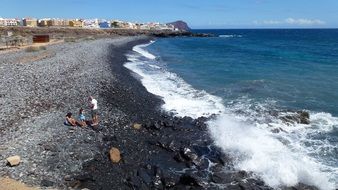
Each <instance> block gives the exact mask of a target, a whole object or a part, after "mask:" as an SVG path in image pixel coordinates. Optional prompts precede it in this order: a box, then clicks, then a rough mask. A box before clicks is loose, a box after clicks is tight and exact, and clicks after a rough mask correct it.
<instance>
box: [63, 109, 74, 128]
mask: <svg viewBox="0 0 338 190" xmlns="http://www.w3.org/2000/svg"><path fill="white" fill-rule="evenodd" d="M65 124H66V125H70V126H76V124H77V122H76V120H75V119H74V118H73V117H72V113H70V112H69V113H67V115H66V121H65Z"/></svg>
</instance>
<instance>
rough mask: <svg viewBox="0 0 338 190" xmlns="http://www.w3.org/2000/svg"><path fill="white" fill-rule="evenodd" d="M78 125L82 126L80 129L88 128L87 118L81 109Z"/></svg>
mask: <svg viewBox="0 0 338 190" xmlns="http://www.w3.org/2000/svg"><path fill="white" fill-rule="evenodd" d="M78 120H79V121H78V123H79V125H80V127H85V126H87V123H86V117H85V115H84V110H83V109H82V108H80V110H79V118H78Z"/></svg>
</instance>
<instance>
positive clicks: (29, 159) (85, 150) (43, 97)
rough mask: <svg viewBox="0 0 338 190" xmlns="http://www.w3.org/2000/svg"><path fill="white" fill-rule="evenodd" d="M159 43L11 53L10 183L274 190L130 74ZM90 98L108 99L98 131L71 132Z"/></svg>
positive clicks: (5, 116) (2, 154)
mask: <svg viewBox="0 0 338 190" xmlns="http://www.w3.org/2000/svg"><path fill="white" fill-rule="evenodd" d="M150 40H151V38H150V37H146V36H133V37H121V36H119V37H113V38H101V39H95V40H94V39H91V40H78V41H76V42H65V43H59V44H53V45H50V46H47V47H46V48H45V49H44V50H40V51H37V52H27V51H25V50H24V49H22V50H19V51H16V52H10V53H3V54H1V56H0V76H1V78H0V80H1V83H0V103H1V108H2V109H1V110H0V115H1V125H0V136H1V138H0V178H1V177H3V178H5V177H10V178H12V179H15V180H18V181H20V182H23V183H25V184H27V185H29V186H33V187H36V188H41V189H46V188H52V189H103V190H105V189H107V190H108V189H272V188H271V187H268V186H267V185H266V184H264V182H263V181H261V180H259V179H257V178H255V177H254V176H253V175H252V174H250V173H247V172H245V171H238V170H236V169H235V168H234V166H233V163H232V160H231V158H230V157H229V156H228V155H227V154H226V153H224V152H222V151H221V149H220V148H218V147H216V146H215V145H214V143H213V141H212V139H211V138H210V135H209V132H208V128H207V125H206V124H205V122H206V121H207V120H208V118H205V117H200V118H198V119H192V118H190V117H183V118H181V117H174V116H172V115H171V114H170V113H165V112H164V111H163V110H161V109H160V107H161V105H162V104H163V101H162V99H161V98H160V97H158V96H156V95H154V94H151V93H149V92H148V91H147V90H146V89H145V87H144V86H142V84H141V82H140V81H139V80H138V78H139V76H138V75H137V74H136V73H133V72H131V71H129V70H128V69H127V68H125V67H124V66H123V65H124V63H126V62H127V58H126V56H125V55H126V54H128V52H130V51H132V47H134V46H135V45H138V44H143V43H147V42H149V41H150ZM41 54H43V55H44V56H41ZM89 96H93V97H94V98H95V99H97V100H98V110H99V121H100V123H99V125H98V127H96V128H92V127H71V126H66V125H64V121H65V115H66V114H67V113H68V112H72V113H73V115H74V117H75V118H77V113H78V110H79V109H80V108H83V109H84V110H85V116H86V117H87V118H88V119H90V110H89V107H88V97H89ZM112 150H113V151H112ZM111 152H113V153H115V152H118V156H117V157H116V155H113V156H112V154H111ZM15 155H18V156H20V158H21V161H20V164H19V165H17V166H13V167H10V166H9V165H8V163H7V161H6V158H8V157H10V156H15ZM112 158H113V159H112ZM116 158H117V159H116ZM292 188H294V189H316V188H314V187H308V186H305V185H303V184H299V185H298V186H297V187H292ZM284 189H288V188H284Z"/></svg>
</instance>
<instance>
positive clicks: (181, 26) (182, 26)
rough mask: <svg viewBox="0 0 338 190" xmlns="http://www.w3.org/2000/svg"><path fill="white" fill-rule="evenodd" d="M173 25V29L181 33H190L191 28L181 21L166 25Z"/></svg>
mask: <svg viewBox="0 0 338 190" xmlns="http://www.w3.org/2000/svg"><path fill="white" fill-rule="evenodd" d="M168 24H171V25H173V26H174V27H175V28H177V29H179V30H182V31H190V30H191V28H190V27H189V26H188V24H187V23H186V22H184V21H182V20H178V21H175V22H171V23H168Z"/></svg>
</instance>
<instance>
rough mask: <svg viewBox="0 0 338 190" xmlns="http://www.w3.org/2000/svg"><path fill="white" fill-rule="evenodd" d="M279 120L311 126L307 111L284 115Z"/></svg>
mask: <svg viewBox="0 0 338 190" xmlns="http://www.w3.org/2000/svg"><path fill="white" fill-rule="evenodd" d="M279 118H280V119H281V120H282V121H284V122H286V123H300V124H310V114H309V113H308V112H306V111H297V112H294V113H288V114H286V115H285V114H284V115H282V116H280V117H279Z"/></svg>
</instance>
